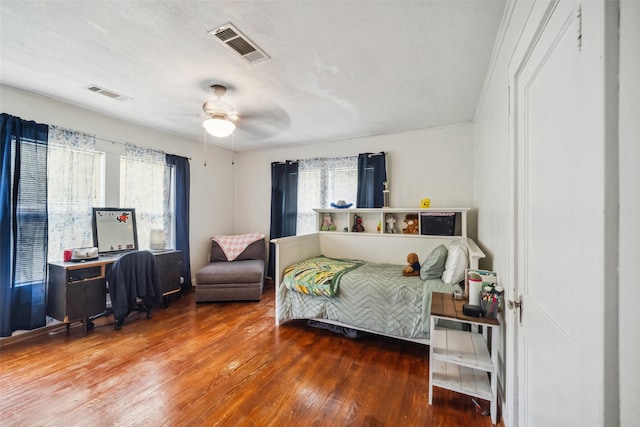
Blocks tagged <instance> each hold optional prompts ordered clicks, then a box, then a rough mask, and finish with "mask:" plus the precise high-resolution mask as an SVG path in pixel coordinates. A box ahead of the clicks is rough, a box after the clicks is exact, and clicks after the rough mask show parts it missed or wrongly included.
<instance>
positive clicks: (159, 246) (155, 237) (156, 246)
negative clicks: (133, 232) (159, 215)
mask: <svg viewBox="0 0 640 427" xmlns="http://www.w3.org/2000/svg"><path fill="white" fill-rule="evenodd" d="M164 239H165V238H164V230H159V229H152V230H151V235H150V236H149V249H151V250H152V251H161V250H163V249H164V245H165V240H164Z"/></svg>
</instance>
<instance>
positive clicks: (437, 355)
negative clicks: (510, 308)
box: [429, 292, 500, 424]
mask: <svg viewBox="0 0 640 427" xmlns="http://www.w3.org/2000/svg"><path fill="white" fill-rule="evenodd" d="M465 302H466V301H464V300H455V299H453V295H451V294H444V293H439V292H434V293H433V296H432V300H431V335H430V339H431V349H430V354H429V405H431V404H432V403H433V387H434V386H436V387H441V388H445V389H448V390H453V391H456V392H458V393H464V394H467V395H470V396H474V397H479V398H481V399H485V400H488V401H490V402H491V421H492V422H493V424H496V422H497V412H498V375H497V366H498V339H499V336H500V322H499V321H498V319H486V318H482V317H469V316H465V315H464V314H463V313H462V304H463V303H465ZM437 319H446V320H450V321H456V322H461V323H468V324H471V325H476V326H482V329H483V332H484V333H483V334H480V333H477V332H471V331H461V330H457V329H445V328H437V327H436V326H435V325H436V322H437ZM472 329H474V328H472ZM489 335H490V339H491V354H489V346H488V345H487V337H488V336H489Z"/></svg>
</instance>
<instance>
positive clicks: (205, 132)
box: [204, 129, 207, 167]
mask: <svg viewBox="0 0 640 427" xmlns="http://www.w3.org/2000/svg"><path fill="white" fill-rule="evenodd" d="M204 166H205V167H206V166H207V130H206V129H205V130H204Z"/></svg>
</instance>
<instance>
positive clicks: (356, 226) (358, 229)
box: [351, 215, 364, 233]
mask: <svg viewBox="0 0 640 427" xmlns="http://www.w3.org/2000/svg"><path fill="white" fill-rule="evenodd" d="M351 231H353V232H354V233H362V232H363V231H364V225H362V217H361V216H360V215H354V216H353V227H351Z"/></svg>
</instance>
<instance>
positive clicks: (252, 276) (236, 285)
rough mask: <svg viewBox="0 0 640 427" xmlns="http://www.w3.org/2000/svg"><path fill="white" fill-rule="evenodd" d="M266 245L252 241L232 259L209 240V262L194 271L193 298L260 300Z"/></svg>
mask: <svg viewBox="0 0 640 427" xmlns="http://www.w3.org/2000/svg"><path fill="white" fill-rule="evenodd" d="M265 257H266V245H265V240H264V239H261V240H258V241H256V242H253V243H251V244H250V245H249V246H247V248H246V249H245V250H244V251H243V252H242V253H241V254H240V255H238V257H237V258H236V259H234V260H233V261H228V260H227V257H226V255H225V254H224V252H223V251H222V248H220V245H218V243H217V242H216V241H214V240H213V239H212V240H211V252H210V254H209V261H210V262H209V265H207V266H205V267H204V268H202V269H201V270H200V271H198V272H197V273H196V287H195V289H196V302H204V301H242V300H254V301H259V300H260V299H261V298H262V289H263V287H264V274H265Z"/></svg>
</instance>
